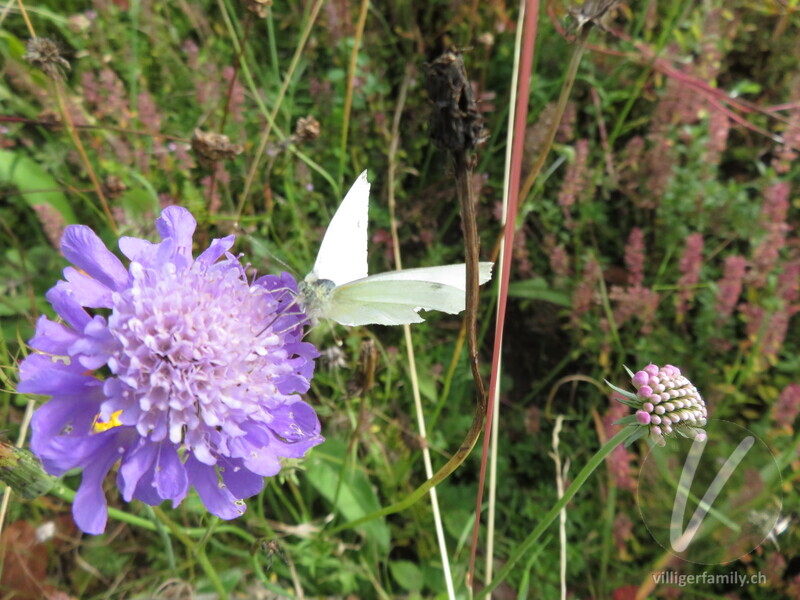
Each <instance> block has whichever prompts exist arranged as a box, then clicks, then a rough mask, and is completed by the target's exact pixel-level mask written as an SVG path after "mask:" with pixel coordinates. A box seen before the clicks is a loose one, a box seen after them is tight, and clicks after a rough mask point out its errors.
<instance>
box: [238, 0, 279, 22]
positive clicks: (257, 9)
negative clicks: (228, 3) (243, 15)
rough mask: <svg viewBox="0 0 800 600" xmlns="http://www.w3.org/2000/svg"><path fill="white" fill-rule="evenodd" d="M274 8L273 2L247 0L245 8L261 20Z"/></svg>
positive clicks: (267, 0) (269, 0)
mask: <svg viewBox="0 0 800 600" xmlns="http://www.w3.org/2000/svg"><path fill="white" fill-rule="evenodd" d="M270 6H272V0H245V2H244V7H245V8H246V9H247V10H249V11H250V12H251V13H253V14H254V15H256V16H257V17H258V18H260V19H264V18H266V16H267V9H268V8H269V7H270Z"/></svg>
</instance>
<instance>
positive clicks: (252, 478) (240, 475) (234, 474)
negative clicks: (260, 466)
mask: <svg viewBox="0 0 800 600" xmlns="http://www.w3.org/2000/svg"><path fill="white" fill-rule="evenodd" d="M218 464H219V465H220V467H221V468H222V469H224V470H223V471H222V480H223V481H224V482H225V485H227V486H228V488H229V489H230V491H231V493H233V494H234V495H235V496H237V497H238V498H249V497H250V496H255V495H256V494H258V493H259V492H260V491H261V490H262V489H263V488H264V478H263V477H262V476H261V475H256V474H255V473H253V472H252V471H250V470H248V469H246V468H245V467H244V466H242V464H241V461H239V460H233V461H232V460H229V459H227V458H222V457H220V459H219V463H218Z"/></svg>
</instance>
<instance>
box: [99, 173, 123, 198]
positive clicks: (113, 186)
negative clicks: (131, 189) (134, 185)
mask: <svg viewBox="0 0 800 600" xmlns="http://www.w3.org/2000/svg"><path fill="white" fill-rule="evenodd" d="M127 189H128V186H127V185H125V182H124V181H122V179H121V178H120V177H118V176H117V175H109V176H108V177H106V179H105V181H104V182H103V194H105V195H106V197H108V198H112V199H113V198H119V197H120V195H121V194H122V192H124V191H125V190H127Z"/></svg>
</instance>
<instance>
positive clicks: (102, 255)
mask: <svg viewBox="0 0 800 600" xmlns="http://www.w3.org/2000/svg"><path fill="white" fill-rule="evenodd" d="M61 251H62V252H63V253H64V256H65V257H66V258H67V260H68V261H69V262H71V263H72V264H73V265H75V266H76V267H78V268H79V269H81V270H83V271H85V272H86V273H87V274H88V275H89V277H92V278H94V279H96V280H97V281H99V282H100V283H102V284H103V285H105V286H107V287H109V288H111V289H112V290H122V289H124V288H126V287H127V286H128V282H129V276H128V271H127V270H126V269H125V267H124V266H123V265H122V263H121V262H120V260H119V259H118V258H117V257H116V256H114V255H113V254H112V253H111V251H110V250H109V249H108V248H106V247H105V244H103V242H102V240H101V239H100V238H99V237H97V234H96V233H95V232H94V231H92V230H91V229H89V228H88V227H86V226H85V225H68V226H67V228H66V229H65V230H64V235H63V236H62V237H61Z"/></svg>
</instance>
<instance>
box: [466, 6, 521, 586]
mask: <svg viewBox="0 0 800 600" xmlns="http://www.w3.org/2000/svg"><path fill="white" fill-rule="evenodd" d="M524 19H525V0H520V3H519V17H518V19H517V21H518V23H521V22H522V21H523V20H524ZM522 30H523V28H522V27H521V26H518V27H517V34H516V39H515V41H514V64H513V68H512V69H511V97H510V99H509V104H510V106H509V108H508V125H509V126H508V131H507V134H506V159H505V171H504V176H503V213H502V218H501V220H502V225H503V226H505V224H506V220H507V219H508V198H509V190H510V183H511V181H510V176H511V149H512V146H513V144H514V121H515V116H516V109H517V84H518V82H519V60H520V54H521V50H522ZM504 256H505V244H504V243H503V240H502V238H501V239H500V245H499V250H498V261H499V262H500V263H502V262H503V257H504ZM499 318H500V307H499V305H498V306H497V310H496V315H495V319H499ZM502 366H503V364H502V357H501V359H500V360H499V361H498V363H497V375H498V376H497V378H496V379H495V381H494V387H493V388H492V389H491V390H490V391H489V398H490V401H489V406H490V407H491V408H490V409H489V410H491V411H492V416H491V419H490V422H491V427H490V430H491V451H490V453H489V506H488V511H489V517H488V520H487V523H486V565H485V569H486V575H485V578H486V581H491V580H492V576H493V574H494V573H493V570H494V530H495V510H496V499H497V452H498V446H499V444H498V437H499V427H498V421H499V419H500V403H499V402H497V401H496V398H497V397H498V396H499V395H500V374H501V373H502ZM481 460H482V461H485V460H486V453H484V454H483V456H482V457H481ZM476 514H480V505H478V507H476ZM473 551H477V548H475V549H473ZM488 597H489V598H491V595H489V596H488Z"/></svg>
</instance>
